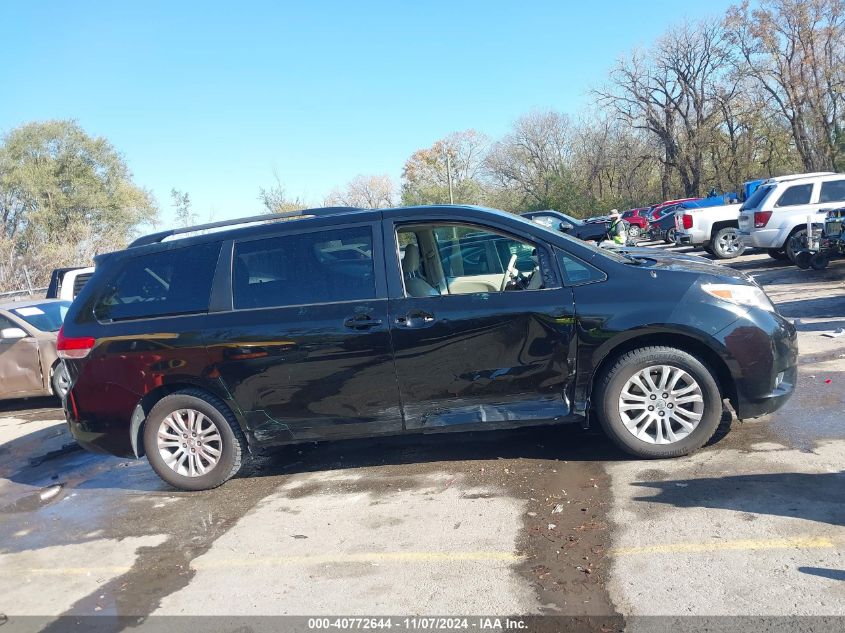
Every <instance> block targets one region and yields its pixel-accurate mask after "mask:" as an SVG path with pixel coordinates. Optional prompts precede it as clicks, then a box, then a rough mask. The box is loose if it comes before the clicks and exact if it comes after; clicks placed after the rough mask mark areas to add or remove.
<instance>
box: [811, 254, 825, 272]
mask: <svg viewBox="0 0 845 633" xmlns="http://www.w3.org/2000/svg"><path fill="white" fill-rule="evenodd" d="M829 263H830V257H828V256H827V255H822V254H821V253H814V254H813V256H812V257H810V268H812V269H813V270H824V269H825V268H827V265H828V264H829Z"/></svg>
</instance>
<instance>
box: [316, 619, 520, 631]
mask: <svg viewBox="0 0 845 633" xmlns="http://www.w3.org/2000/svg"><path fill="white" fill-rule="evenodd" d="M526 627H527V623H526V622H525V621H524V620H522V619H520V618H510V617H500V616H494V617H484V616H475V617H434V616H432V617H425V616H423V617H370V618H367V617H338V618H327V617H324V618H308V629H309V630H317V631H319V630H383V629H387V630H389V629H393V628H396V629H405V630H411V631H454V630H472V629H476V630H481V631H519V630H522V629H525V628H526Z"/></svg>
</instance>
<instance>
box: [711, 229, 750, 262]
mask: <svg viewBox="0 0 845 633" xmlns="http://www.w3.org/2000/svg"><path fill="white" fill-rule="evenodd" d="M712 249H713V255H714V256H716V257H718V258H719V259H733V258H735V257H739V256H740V255H742V253H743V252H744V251H745V244H743V243H742V237H741V236H740V234H739V232H738V231H737V229H736V228H734V227H725V228H723V229H720V230H719V231H718V232H717V233H716V235H714V236H713V242H712Z"/></svg>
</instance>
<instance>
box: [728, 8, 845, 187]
mask: <svg viewBox="0 0 845 633" xmlns="http://www.w3.org/2000/svg"><path fill="white" fill-rule="evenodd" d="M725 24H726V26H727V29H728V33H729V38H730V40H731V42H733V43H734V44H735V46H736V47H737V49H738V50H739V53H740V60H739V62H738V64H737V72H738V73H747V74H749V75H750V76H751V77H753V78H754V79H755V80H756V81H757V82H759V84H760V86H761V87H762V88H763V90H764V91H765V92H766V93H767V94H768V96H769V97H770V101H771V104H772V106H773V108H774V109H775V111H776V112H777V113H778V114H779V115H780V116H782V117H783V118H784V119H785V120H786V122H787V123H788V125H789V127H790V130H791V132H792V136H793V140H794V142H795V147H796V149H797V151H798V153H799V155H800V156H801V160H802V162H803V165H804V168H805V169H806V170H807V171H818V170H827V169H835V168H837V167H838V166H840V165H839V162H840V161H841V160H842V159H841V156H840V148H839V144H840V143H841V141H842V125H843V121H842V115H843V106H844V105H845V103H843V99H845V0H763V2H761V3H760V5H759V7H758V8H756V9H754V10H750V9H749V3H748V0H745V2H743V3H742V4H741V5H739V6H734V7H731V9H730V10H729V11H728V15H727V18H726V19H725Z"/></svg>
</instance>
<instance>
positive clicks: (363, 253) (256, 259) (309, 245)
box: [232, 226, 376, 309]
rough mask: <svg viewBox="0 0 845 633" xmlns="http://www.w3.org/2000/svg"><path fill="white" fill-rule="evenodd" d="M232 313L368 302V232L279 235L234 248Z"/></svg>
mask: <svg viewBox="0 0 845 633" xmlns="http://www.w3.org/2000/svg"><path fill="white" fill-rule="evenodd" d="M232 274H233V279H232V292H233V295H234V296H233V301H234V306H235V308H236V309H249V308H268V307H282V306H293V305H307V304H311V303H332V302H337V301H356V300H365V299H373V298H375V296H376V290H375V272H374V267H373V234H372V230H371V229H370V227H369V226H359V227H353V228H347V229H332V230H328V231H318V232H315V233H301V234H297V235H284V236H279V237H271V238H268V239H263V240H254V241H250V242H241V243H239V244H236V245H235V258H234V266H233V271H232Z"/></svg>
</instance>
